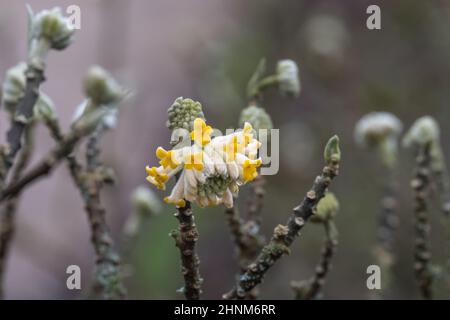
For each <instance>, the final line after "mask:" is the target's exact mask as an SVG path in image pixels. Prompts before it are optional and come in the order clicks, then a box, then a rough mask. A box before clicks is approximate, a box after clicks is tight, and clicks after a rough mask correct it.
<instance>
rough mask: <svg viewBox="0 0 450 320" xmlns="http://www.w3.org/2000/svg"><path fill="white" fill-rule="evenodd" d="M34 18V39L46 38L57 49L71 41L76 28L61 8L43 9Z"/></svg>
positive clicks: (64, 46) (32, 34)
mask: <svg viewBox="0 0 450 320" xmlns="http://www.w3.org/2000/svg"><path fill="white" fill-rule="evenodd" d="M32 20H33V21H32V33H31V38H32V39H35V40H38V39H46V40H47V41H48V43H49V45H50V47H51V48H52V49H55V50H62V49H64V48H66V47H67V46H68V45H69V44H70V43H71V41H72V35H73V33H74V31H75V30H74V28H73V27H72V25H71V24H70V21H69V19H68V18H67V17H64V16H63V14H62V11H61V9H60V8H58V7H55V8H53V9H52V10H42V11H41V12H39V13H37V14H36V15H35V16H34V17H33V18H32Z"/></svg>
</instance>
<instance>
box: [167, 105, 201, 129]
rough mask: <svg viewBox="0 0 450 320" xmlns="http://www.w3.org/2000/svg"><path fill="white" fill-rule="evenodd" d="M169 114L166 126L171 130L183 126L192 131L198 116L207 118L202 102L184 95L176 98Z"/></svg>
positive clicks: (168, 111)
mask: <svg viewBox="0 0 450 320" xmlns="http://www.w3.org/2000/svg"><path fill="white" fill-rule="evenodd" d="M167 114H168V116H169V119H168V120H167V123H166V126H167V128H169V129H170V130H175V129H180V128H183V129H186V130H188V131H192V130H193V129H194V128H193V126H194V120H195V119H196V118H201V119H203V120H204V119H205V116H204V114H203V111H202V105H201V103H200V102H198V101H194V100H192V99H189V98H186V99H184V98H183V97H179V98H177V99H175V101H174V103H173V104H172V106H170V108H169V109H168V110H167Z"/></svg>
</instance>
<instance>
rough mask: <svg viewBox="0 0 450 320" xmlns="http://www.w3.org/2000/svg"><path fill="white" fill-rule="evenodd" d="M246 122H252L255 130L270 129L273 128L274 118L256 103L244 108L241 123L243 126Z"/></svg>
mask: <svg viewBox="0 0 450 320" xmlns="http://www.w3.org/2000/svg"><path fill="white" fill-rule="evenodd" d="M245 122H248V123H250V124H251V125H252V127H253V128H254V129H255V130H259V129H268V130H270V129H272V128H273V124H272V119H271V118H270V116H269V114H268V113H267V112H266V111H265V110H264V109H263V108H260V107H258V106H256V105H250V106H248V107H247V108H245V109H243V110H242V112H241V116H240V118H239V125H240V126H241V127H243V126H244V123H245Z"/></svg>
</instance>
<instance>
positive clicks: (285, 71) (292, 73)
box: [276, 59, 300, 97]
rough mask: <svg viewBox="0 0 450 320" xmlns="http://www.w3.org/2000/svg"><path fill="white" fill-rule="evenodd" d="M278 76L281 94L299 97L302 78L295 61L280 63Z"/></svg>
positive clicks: (287, 60) (282, 61) (281, 61)
mask: <svg viewBox="0 0 450 320" xmlns="http://www.w3.org/2000/svg"><path fill="white" fill-rule="evenodd" d="M276 75H277V79H278V85H279V88H280V91H281V93H283V94H286V95H290V96H293V97H298V95H299V94H300V77H299V73H298V67H297V64H296V63H295V61H293V60H289V59H286V60H280V61H278V64H277V71H276Z"/></svg>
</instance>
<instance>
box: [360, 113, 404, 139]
mask: <svg viewBox="0 0 450 320" xmlns="http://www.w3.org/2000/svg"><path fill="white" fill-rule="evenodd" d="M402 130H403V125H402V123H401V121H400V120H399V119H398V118H397V117H396V116H394V115H393V114H392V113H389V112H371V113H369V114H367V115H365V116H364V117H362V118H361V119H360V120H359V121H358V123H357V124H356V126H355V141H356V143H357V144H359V145H361V146H365V147H372V146H376V145H379V144H380V143H382V142H383V141H384V140H385V139H387V138H388V139H390V138H392V139H397V137H398V136H399V135H400V133H401V132H402Z"/></svg>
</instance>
